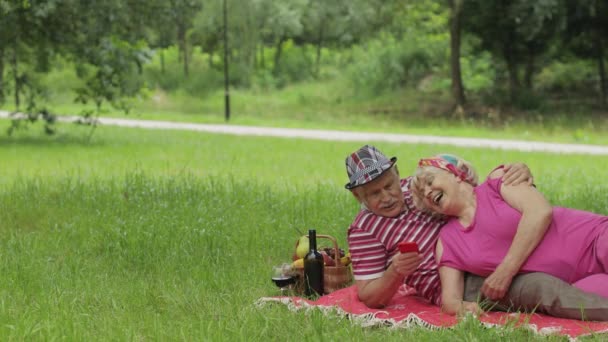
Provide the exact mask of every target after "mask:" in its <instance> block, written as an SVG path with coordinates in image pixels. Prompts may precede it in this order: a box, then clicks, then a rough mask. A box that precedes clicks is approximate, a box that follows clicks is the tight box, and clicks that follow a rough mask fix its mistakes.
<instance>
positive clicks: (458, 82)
mask: <svg viewBox="0 0 608 342" xmlns="http://www.w3.org/2000/svg"><path fill="white" fill-rule="evenodd" d="M463 1H464V0H449V2H450V70H451V79H452V98H453V99H454V101H455V102H456V105H457V106H458V107H460V108H462V107H464V105H465V102H466V99H465V96H464V87H463V85H462V73H461V71H460V34H461V24H460V20H461V17H462V5H463Z"/></svg>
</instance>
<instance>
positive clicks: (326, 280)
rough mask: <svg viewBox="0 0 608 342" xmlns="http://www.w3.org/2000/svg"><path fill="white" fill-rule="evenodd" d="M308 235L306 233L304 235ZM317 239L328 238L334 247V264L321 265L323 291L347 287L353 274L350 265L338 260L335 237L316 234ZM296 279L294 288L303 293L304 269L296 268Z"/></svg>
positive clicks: (338, 251) (330, 291)
mask: <svg viewBox="0 0 608 342" xmlns="http://www.w3.org/2000/svg"><path fill="white" fill-rule="evenodd" d="M304 236H308V235H304ZM317 239H328V240H330V241H331V242H332V245H333V248H334V262H335V265H334V266H328V265H325V266H324V267H323V291H324V292H325V294H328V293H332V292H334V291H336V290H339V289H342V288H345V287H348V286H350V285H351V283H352V280H353V276H352V272H351V269H350V265H343V264H342V262H341V261H340V248H339V247H338V241H337V240H336V238H334V237H333V236H330V235H321V234H317ZM296 247H297V242H296ZM297 276H298V278H297V281H296V286H295V290H296V292H298V293H304V269H303V268H300V269H297Z"/></svg>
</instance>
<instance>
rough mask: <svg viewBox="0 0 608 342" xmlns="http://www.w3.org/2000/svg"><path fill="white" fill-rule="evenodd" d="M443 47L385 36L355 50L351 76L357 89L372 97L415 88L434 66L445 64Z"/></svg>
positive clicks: (437, 44)
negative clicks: (401, 89)
mask: <svg viewBox="0 0 608 342" xmlns="http://www.w3.org/2000/svg"><path fill="white" fill-rule="evenodd" d="M441 45H442V44H439V43H438V42H435V44H433V42H432V41H431V42H427V43H426V44H425V43H424V42H422V41H420V42H419V41H418V40H417V39H408V38H404V39H402V40H401V41H397V40H396V39H395V38H394V37H393V36H391V35H384V36H383V37H382V38H380V39H377V40H373V41H370V42H369V43H368V44H366V45H365V46H356V47H354V48H353V64H352V66H351V67H350V69H349V71H348V73H349V77H350V78H351V80H352V82H353V83H354V85H355V86H356V88H357V89H356V90H367V91H370V92H371V93H372V94H379V93H382V92H384V91H387V90H396V89H399V88H401V87H404V86H414V85H416V84H417V83H418V82H419V81H420V80H421V79H422V78H424V77H425V76H426V75H427V74H429V73H430V72H431V71H432V69H433V67H434V66H435V65H438V64H439V63H440V62H445V53H444V49H443V48H441V47H440V46H441Z"/></svg>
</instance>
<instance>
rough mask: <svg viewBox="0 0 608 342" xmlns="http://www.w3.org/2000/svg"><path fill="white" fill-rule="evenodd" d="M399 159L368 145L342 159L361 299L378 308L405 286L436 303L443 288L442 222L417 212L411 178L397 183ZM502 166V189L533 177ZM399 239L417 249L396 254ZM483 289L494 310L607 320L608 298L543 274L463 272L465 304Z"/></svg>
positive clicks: (519, 167) (519, 169) (351, 247)
mask: <svg viewBox="0 0 608 342" xmlns="http://www.w3.org/2000/svg"><path fill="white" fill-rule="evenodd" d="M396 161H397V158H395V157H393V158H391V159H390V160H389V159H388V158H387V157H386V156H385V155H384V154H382V153H381V152H380V151H379V150H378V149H376V148H375V147H373V146H369V145H365V146H363V147H361V148H360V149H358V150H357V151H355V152H353V153H351V154H350V155H349V156H348V157H347V158H346V170H347V174H348V177H349V182H348V183H347V184H346V185H345V187H346V189H348V190H350V191H351V193H352V194H353V196H355V198H356V199H357V201H358V202H359V203H361V206H362V209H361V211H360V212H359V213H358V214H357V216H356V218H355V220H354V221H353V223H352V224H351V226H350V228H349V230H348V245H349V251H350V253H351V258H352V261H353V264H352V265H353V273H354V277H355V281H356V285H357V287H358V294H359V298H360V300H361V301H363V302H364V303H365V304H366V305H367V306H369V307H382V306H384V305H386V304H387V303H388V302H389V301H390V299H391V298H392V297H393V296H394V295H395V293H396V292H397V290H398V289H399V288H400V287H401V286H402V285H403V284H407V285H408V286H410V287H413V288H415V289H416V291H417V292H418V294H419V295H420V296H422V297H425V298H427V299H428V300H429V301H431V302H432V303H434V304H437V305H440V304H441V303H440V294H441V284H440V281H439V273H438V268H437V264H436V262H435V255H434V250H435V248H434V247H435V243H436V242H437V237H438V233H439V230H440V229H441V227H442V226H443V224H444V223H445V221H444V220H443V219H442V218H441V217H433V216H431V215H429V214H426V213H423V212H420V211H417V210H416V209H415V207H414V205H413V202H412V196H411V193H410V191H409V183H410V180H411V177H407V178H404V179H400V177H399V171H398V169H397V166H396V165H395V162H396ZM505 169H506V170H507V174H506V175H505V176H504V178H503V182H504V184H510V183H511V184H517V183H521V182H525V181H528V182H530V183H531V180H532V177H531V174H530V172H529V170H528V169H527V167H525V166H524V165H522V164H517V165H515V166H507V167H506V168H505ZM402 241H413V242H416V243H417V244H418V247H419V250H420V252H419V253H400V252H399V251H398V248H397V244H398V243H399V242H402ZM511 250H515V251H517V248H512V249H511ZM511 250H510V252H509V253H511ZM508 256H509V258H505V260H509V259H510V260H517V258H519V257H520V256H519V255H517V254H515V253H514V254H513V255H508ZM480 291H481V292H482V294H483V295H484V296H485V297H487V298H489V299H493V300H498V302H495V303H493V305H494V306H493V308H494V309H501V310H513V309H516V310H526V311H532V310H536V312H543V313H546V314H550V315H553V316H558V317H565V318H576V319H591V320H608V300H606V299H604V298H602V297H600V296H597V295H594V294H589V293H585V292H582V291H580V290H579V289H577V288H575V287H572V286H570V285H569V284H567V283H565V282H563V281H561V280H559V279H557V278H554V277H552V276H550V275H547V274H542V273H530V274H525V275H518V276H515V277H513V275H511V274H503V273H501V272H500V270H498V271H496V272H494V273H493V274H491V275H490V276H489V277H488V278H486V279H483V278H480V277H477V276H474V275H467V280H466V283H465V300H466V301H476V299H477V298H479V297H480Z"/></svg>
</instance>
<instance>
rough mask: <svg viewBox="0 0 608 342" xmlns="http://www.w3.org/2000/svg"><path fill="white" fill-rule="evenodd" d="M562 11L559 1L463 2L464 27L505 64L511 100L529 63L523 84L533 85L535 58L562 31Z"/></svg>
mask: <svg viewBox="0 0 608 342" xmlns="http://www.w3.org/2000/svg"><path fill="white" fill-rule="evenodd" d="M561 11H562V7H561V6H560V2H559V0H539V1H532V2H530V1H526V0H516V1H506V0H498V1H484V0H467V1H465V2H464V13H465V14H466V15H465V16H464V17H463V28H464V29H465V30H466V31H468V32H471V33H473V34H475V35H476V36H478V37H479V38H480V39H481V42H482V44H481V45H482V47H483V48H484V49H485V50H487V51H489V52H490V53H491V54H492V55H493V56H494V57H495V58H496V59H497V60H498V61H502V62H503V63H504V65H505V67H506V72H507V76H508V88H509V95H510V99H511V100H512V101H514V100H515V99H516V97H517V96H518V94H519V93H520V87H521V85H522V79H521V77H520V70H521V66H522V65H526V71H525V74H526V75H525V77H524V80H525V82H524V85H525V86H526V87H527V88H529V89H531V88H532V75H533V73H534V72H535V70H536V68H535V63H536V59H537V57H538V56H540V55H542V54H543V53H545V52H546V51H547V49H548V47H549V43H550V42H551V39H552V38H553V37H554V36H555V34H556V33H557V32H559V28H560V27H561V25H562V21H561V20H562V19H563V15H561Z"/></svg>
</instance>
